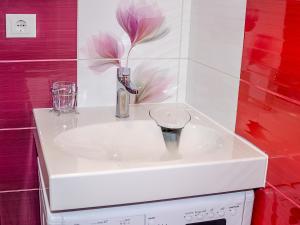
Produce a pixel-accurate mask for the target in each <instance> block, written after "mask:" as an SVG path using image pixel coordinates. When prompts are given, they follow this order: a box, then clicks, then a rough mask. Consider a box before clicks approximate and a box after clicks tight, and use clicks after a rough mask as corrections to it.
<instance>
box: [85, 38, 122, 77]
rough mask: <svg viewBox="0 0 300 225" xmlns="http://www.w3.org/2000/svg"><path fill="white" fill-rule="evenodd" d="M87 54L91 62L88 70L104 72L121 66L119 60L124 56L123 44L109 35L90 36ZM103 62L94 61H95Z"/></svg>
mask: <svg viewBox="0 0 300 225" xmlns="http://www.w3.org/2000/svg"><path fill="white" fill-rule="evenodd" d="M87 53H88V55H89V57H90V58H92V59H95V60H92V62H91V64H90V68H91V69H92V70H95V71H98V72H104V71H105V70H107V69H108V68H110V67H111V66H121V62H120V58H121V57H122V56H123V54H124V46H123V43H122V42H120V41H119V40H117V39H116V38H115V37H113V36H112V35H109V34H101V33H100V34H99V35H98V36H95V35H94V36H92V38H91V39H90V40H89V42H88V45H87ZM99 58H101V59H103V60H96V59H99Z"/></svg>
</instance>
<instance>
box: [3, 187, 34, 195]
mask: <svg viewBox="0 0 300 225" xmlns="http://www.w3.org/2000/svg"><path fill="white" fill-rule="evenodd" d="M39 190H40V189H39V188H33V189H20V190H9V191H0V194H9V193H16V192H17V193H18V192H29V191H39Z"/></svg>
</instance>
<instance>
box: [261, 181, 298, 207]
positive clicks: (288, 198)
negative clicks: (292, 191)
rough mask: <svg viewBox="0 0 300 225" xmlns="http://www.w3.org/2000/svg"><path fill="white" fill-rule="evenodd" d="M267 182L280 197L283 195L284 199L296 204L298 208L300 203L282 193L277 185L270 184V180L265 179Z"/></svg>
mask: <svg viewBox="0 0 300 225" xmlns="http://www.w3.org/2000/svg"><path fill="white" fill-rule="evenodd" d="M267 184H268V185H269V186H270V187H271V188H273V189H274V190H275V191H276V192H278V193H279V194H280V195H281V196H282V197H284V198H285V199H287V200H288V201H290V202H291V203H292V204H293V205H295V206H297V207H298V208H300V205H299V204H298V203H296V202H295V201H294V200H293V199H291V198H290V197H288V196H287V195H285V194H284V193H282V192H281V191H280V190H279V189H278V188H277V187H275V186H274V185H272V184H271V183H270V182H268V181H267Z"/></svg>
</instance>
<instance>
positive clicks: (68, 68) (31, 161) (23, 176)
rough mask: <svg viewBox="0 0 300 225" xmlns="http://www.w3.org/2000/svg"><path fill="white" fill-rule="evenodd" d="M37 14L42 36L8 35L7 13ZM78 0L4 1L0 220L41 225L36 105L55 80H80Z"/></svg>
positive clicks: (0, 10)
mask: <svg viewBox="0 0 300 225" xmlns="http://www.w3.org/2000/svg"><path fill="white" fill-rule="evenodd" d="M7 13H12V14H13V13H16V14H19V13H28V14H30V13H34V14H37V38H35V39H31V38H30V39H26V38H21V39H6V37H5V14H7ZM76 21H77V1H76V0H64V1H61V0H51V1H40V0H16V1H11V0H3V1H0V224H1V225H38V224H39V205H38V181H37V167H36V149H35V144H34V140H33V132H34V123H33V118H32V108H33V107H49V106H50V95H49V87H50V84H51V82H52V81H55V80H74V81H75V80H76V71H77V63H76V54H77V31H76V30H77V22H76Z"/></svg>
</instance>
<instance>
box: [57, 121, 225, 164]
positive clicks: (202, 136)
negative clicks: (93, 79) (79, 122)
mask: <svg viewBox="0 0 300 225" xmlns="http://www.w3.org/2000/svg"><path fill="white" fill-rule="evenodd" d="M54 142H55V143H56V144H57V145H58V146H59V148H60V149H61V150H62V151H65V152H67V153H69V154H73V155H75V156H77V157H83V158H88V159H97V160H100V161H107V160H109V161H110V160H111V161H121V162H125V163H126V162H135V163H138V162H157V161H158V162H159V161H169V160H180V159H182V158H185V159H187V158H194V157H197V155H198V156H199V155H200V154H202V153H203V151H210V150H212V149H213V150H214V151H216V149H218V148H219V149H220V148H221V146H222V139H221V138H220V136H218V135H217V133H216V132H215V131H213V130H212V129H210V128H207V127H204V126H200V125H187V126H186V127H185V128H184V129H183V130H182V133H181V137H180V144H179V148H178V149H177V150H173V151H170V150H168V149H167V148H166V145H165V142H164V139H163V135H162V131H161V129H160V127H158V126H157V125H156V123H155V122H153V121H151V120H137V121H125V122H122V121H118V122H110V123H103V124H95V125H90V126H84V127H79V128H75V129H71V130H68V131H65V132H62V133H61V134H59V135H58V136H57V137H56V138H55V139H54Z"/></svg>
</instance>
